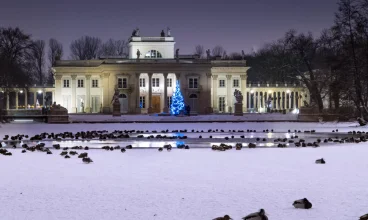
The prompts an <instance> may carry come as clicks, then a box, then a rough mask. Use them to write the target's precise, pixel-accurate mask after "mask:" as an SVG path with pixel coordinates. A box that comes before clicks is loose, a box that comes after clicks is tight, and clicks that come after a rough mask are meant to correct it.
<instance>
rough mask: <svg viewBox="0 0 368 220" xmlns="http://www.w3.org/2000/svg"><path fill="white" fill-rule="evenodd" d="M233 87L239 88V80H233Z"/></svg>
mask: <svg viewBox="0 0 368 220" xmlns="http://www.w3.org/2000/svg"><path fill="white" fill-rule="evenodd" d="M233 87H239V80H238V79H234V81H233Z"/></svg>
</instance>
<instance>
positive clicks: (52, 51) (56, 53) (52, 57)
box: [48, 38, 63, 66]
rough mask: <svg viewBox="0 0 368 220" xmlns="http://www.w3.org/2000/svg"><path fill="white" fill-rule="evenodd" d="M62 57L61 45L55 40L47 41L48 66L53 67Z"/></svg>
mask: <svg viewBox="0 0 368 220" xmlns="http://www.w3.org/2000/svg"><path fill="white" fill-rule="evenodd" d="M62 57H63V45H62V44H61V43H60V42H58V41H57V40H56V39H54V38H51V39H50V40H49V51H48V58H49V62H50V65H51V66H53V65H55V61H56V60H60V59H61V58H62Z"/></svg>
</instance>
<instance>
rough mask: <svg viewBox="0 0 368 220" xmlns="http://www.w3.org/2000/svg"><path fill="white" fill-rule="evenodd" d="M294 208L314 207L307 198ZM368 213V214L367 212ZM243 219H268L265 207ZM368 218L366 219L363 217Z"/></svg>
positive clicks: (223, 219)
mask: <svg viewBox="0 0 368 220" xmlns="http://www.w3.org/2000/svg"><path fill="white" fill-rule="evenodd" d="M293 206H294V208H297V209H310V208H312V203H311V202H309V200H308V199H307V198H303V199H299V200H295V201H294V203H293ZM367 215H368V214H367ZM231 219H232V218H231V217H230V216H229V215H224V216H223V217H217V218H214V219H213V220H231ZM242 219H243V220H268V217H267V215H266V212H265V210H264V209H260V210H259V211H258V212H254V213H251V214H249V215H247V216H245V217H243V218H242ZM361 220H366V219H361Z"/></svg>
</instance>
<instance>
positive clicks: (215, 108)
mask: <svg viewBox="0 0 368 220" xmlns="http://www.w3.org/2000/svg"><path fill="white" fill-rule="evenodd" d="M217 79H218V75H212V83H213V85H212V89H213V97H212V98H213V110H214V111H218V105H217V104H218V103H217V102H218V100H217V87H218V83H217Z"/></svg>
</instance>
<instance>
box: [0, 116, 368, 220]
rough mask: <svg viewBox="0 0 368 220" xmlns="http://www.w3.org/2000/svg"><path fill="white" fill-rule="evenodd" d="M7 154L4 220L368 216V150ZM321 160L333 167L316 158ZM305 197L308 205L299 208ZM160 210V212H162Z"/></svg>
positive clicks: (42, 127)
mask: <svg viewBox="0 0 368 220" xmlns="http://www.w3.org/2000/svg"><path fill="white" fill-rule="evenodd" d="M354 126H356V123H338V124H335V123H325V124H319V123H235V124H231V123H212V124H210V123H208V124H88V125H86V124H69V125H47V124H7V125H2V127H1V128H0V130H1V133H0V137H2V136H3V135H4V134H17V133H27V134H36V133H40V132H45V131H46V132H63V131H73V132H76V131H81V130H94V129H97V130H98V129H107V130H109V131H112V130H115V129H143V130H147V129H148V130H152V129H157V130H158V129H166V128H168V129H191V128H194V129H208V128H215V129H216V128H218V129H276V130H277V131H286V130H287V129H301V130H308V129H309V130H310V129H316V130H317V131H324V132H331V131H332V130H334V129H336V128H338V129H339V132H344V131H350V130H356V131H358V130H367V129H366V128H360V127H354ZM10 151H11V152H12V153H13V156H11V157H5V156H3V155H0V167H1V171H0V178H1V179H0V195H1V196H0V204H1V206H0V207H1V211H2V212H1V215H0V216H1V217H0V219H6V220H18V219H26V220H28V219H32V220H33V219H48V220H54V219H55V220H56V219H58V220H59V219H65V220H74V219H75V220H84V219H86V220H87V219H88V220H102V219H109V220H115V219H116V220H122V219H124V220H125V219H127V220H130V219H132V220H133V219H134V220H136V219H142V220H143V219H144V220H147V219H158V220H161V219H162V220H164V219H165V220H166V219H170V220H172V219H178V220H193V219H195V220H201V219H204V220H205V219H213V218H215V217H218V216H223V215H225V214H229V215H230V216H231V217H232V218H233V219H240V218H241V217H243V216H245V215H247V214H249V213H251V212H255V211H257V210H258V209H260V208H264V209H265V210H266V213H267V214H268V216H269V219H274V220H311V219H313V220H336V219H338V220H353V219H358V217H359V216H361V215H363V214H365V213H367V212H368V210H367V207H368V206H367V205H368V201H367V198H368V187H367V186H368V172H367V169H368V160H367V159H366V157H367V156H366V155H367V154H368V146H367V144H365V143H362V144H338V145H336V146H329V147H321V148H286V149H277V148H274V149H243V150H241V151H236V150H229V151H226V152H214V151H212V150H210V149H190V150H179V149H173V150H172V151H171V152H166V151H164V152H158V151H157V149H139V150H134V149H132V150H127V152H126V153H124V154H122V153H120V151H112V152H110V151H102V150H90V151H89V152H88V153H89V154H90V157H91V158H92V159H93V161H94V163H92V164H83V163H82V161H81V159H77V158H76V157H72V158H71V159H64V158H62V157H61V156H59V155H58V153H57V152H58V151H56V150H53V152H54V154H52V155H46V153H39V152H35V153H31V152H27V153H25V154H22V153H21V151H20V149H16V150H13V149H10ZM321 157H323V158H324V159H325V160H326V164H324V165H320V164H315V160H316V159H319V158H321ZM304 197H306V198H308V200H310V201H311V202H312V204H313V208H312V209H310V210H297V209H294V208H293V206H292V203H293V201H294V200H296V199H301V198H304ZM155 215H156V216H155Z"/></svg>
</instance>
